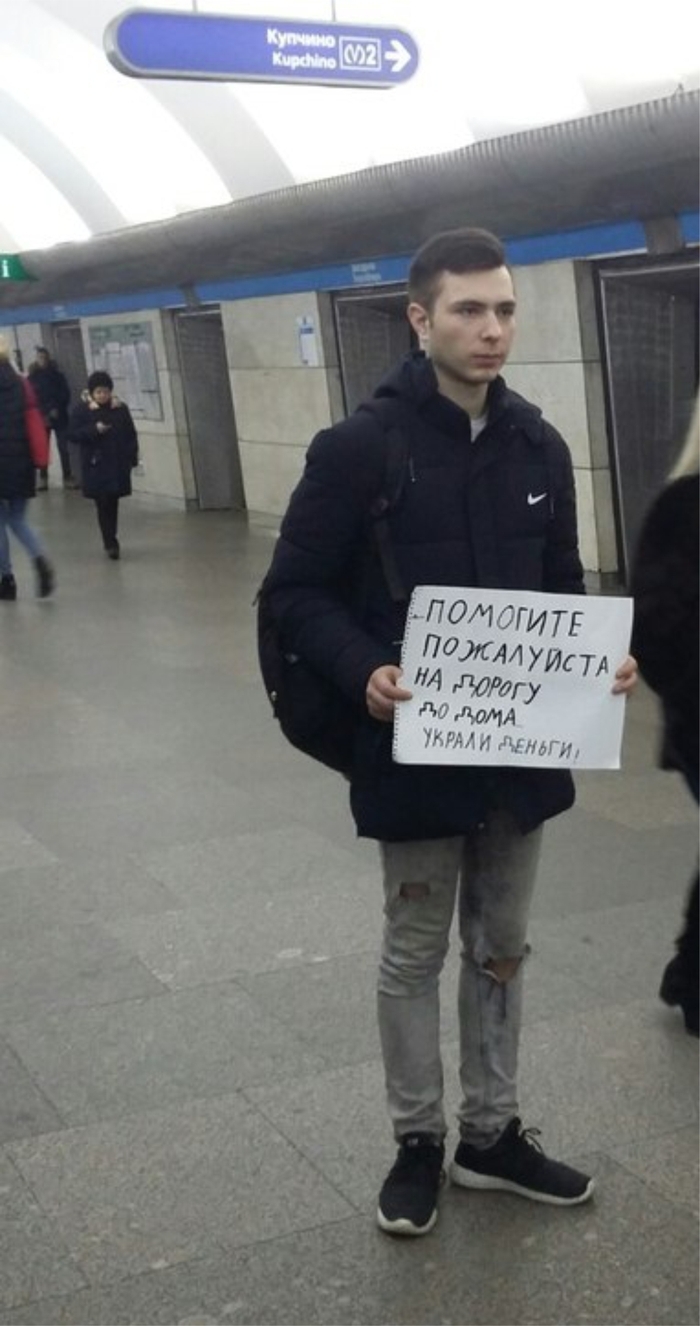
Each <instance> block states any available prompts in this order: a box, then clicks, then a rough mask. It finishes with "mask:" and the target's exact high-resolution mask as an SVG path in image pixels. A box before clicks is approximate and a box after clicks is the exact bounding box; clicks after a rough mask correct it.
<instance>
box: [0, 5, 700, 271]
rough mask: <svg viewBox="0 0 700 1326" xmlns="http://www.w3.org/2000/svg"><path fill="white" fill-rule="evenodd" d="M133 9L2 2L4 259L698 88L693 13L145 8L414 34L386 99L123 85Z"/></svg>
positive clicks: (360, 93)
mask: <svg viewBox="0 0 700 1326" xmlns="http://www.w3.org/2000/svg"><path fill="white" fill-rule="evenodd" d="M130 7H133V6H131V5H130V4H129V0H123V3H119V0H116V3H115V0H5V3H4V4H3V7H2V9H3V19H4V23H3V25H2V29H1V30H0V70H1V72H0V178H1V179H2V181H3V188H2V191H1V192H0V250H2V251H4V252H17V251H22V250H24V249H36V248H45V247H47V246H49V245H52V244H55V243H60V242H63V241H66V240H79V239H84V238H87V237H88V236H90V235H94V234H102V233H106V232H111V231H115V230H120V229H123V228H125V227H128V226H132V225H136V224H139V223H142V222H146V221H154V220H158V219H161V218H166V217H170V216H176V215H178V214H184V213H187V212H190V211H193V210H197V209H199V208H205V207H213V206H216V205H218V204H223V203H228V202H231V201H234V200H238V199H243V198H249V197H253V196H256V195H259V194H264V193H267V192H269V191H271V190H275V189H280V188H285V187H286V186H288V185H291V184H296V183H305V182H308V181H310V180H317V179H324V178H328V177H331V176H336V175H340V174H344V173H346V172H349V171H354V170H359V169H362V168H364V167H366V166H371V165H379V164H384V163H387V162H392V161H401V160H404V159H406V158H411V157H416V156H421V155H424V154H429V153H433V152H443V151H446V150H449V149H452V148H458V147H464V146H467V145H468V144H470V143H473V142H476V141H479V140H481V139H484V138H491V137H496V136H498V135H502V134H507V133H512V132H514V131H517V130H520V129H524V128H529V127H533V126H535V125H540V124H550V123H556V122H557V121H560V120H564V119H570V118H572V117H573V118H575V117H578V116H584V115H589V114H591V112H596V111H601V110H609V109H612V108H614V107H616V106H623V105H630V104H632V103H635V102H639V101H644V100H652V99H654V98H658V97H663V96H666V95H668V94H670V93H672V92H674V91H675V90H676V89H677V88H678V87H679V86H682V87H683V88H685V89H686V90H689V89H690V88H696V87H698V85H699V84H700V78H699V76H698V70H697V49H698V47H697V35H698V20H697V15H696V0H666V3H665V4H664V6H663V9H662V10H660V11H658V12H657V13H656V14H655V16H654V21H653V22H651V21H649V20H648V19H646V18H645V17H644V15H643V13H642V11H640V8H639V4H638V0H586V3H585V4H580V5H570V4H566V3H562V0H499V3H493V0H492V3H489V4H482V5H481V6H478V5H476V4H465V3H461V4H460V3H457V0H335V3H333V0H323V2H321V0H293V3H289V0H272V2H271V3H269V4H268V3H266V2H265V0H213V3H211V4H208V3H206V2H205V3H199V4H198V5H197V4H196V3H191V2H190V0H150V3H148V4H144V5H143V7H148V8H151V9H171V10H176V9H177V10H183V11H189V12H191V11H192V10H193V9H195V8H199V10H200V11H205V10H206V11H207V12H218V13H229V14H238V15H241V16H242V15H255V16H263V17H275V18H278V19H283V18H296V19H307V20H312V21H317V22H323V23H329V22H331V21H332V18H333V17H335V18H336V19H337V20H338V21H339V22H346V23H372V24H375V25H379V26H387V27H394V28H397V27H398V28H404V29H406V30H407V31H408V32H410V33H411V35H412V36H413V37H414V38H415V40H416V42H417V43H418V46H419V50H420V67H419V70H418V73H417V74H416V75H415V77H414V78H413V79H411V80H410V81H409V82H407V83H405V84H403V85H401V86H399V87H395V88H393V89H392V90H390V91H377V90H370V89H368V90H364V89H360V90H357V89H348V88H320V87H296V86H272V85H268V84H265V85H262V84H250V83H204V82H202V83H197V82H177V81H172V82H171V81H166V80H142V79H131V78H126V77H124V76H123V75H122V74H120V73H118V72H117V71H116V70H115V69H114V68H113V67H112V66H111V65H110V64H109V62H108V61H107V58H106V56H105V53H104V48H103V40H102V39H103V34H104V30H105V28H106V26H107V24H108V23H109V22H110V20H112V19H113V18H114V17H115V16H117V15H118V14H120V13H122V12H123V11H124V10H126V9H128V8H130Z"/></svg>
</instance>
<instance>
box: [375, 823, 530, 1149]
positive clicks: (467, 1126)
mask: <svg viewBox="0 0 700 1326" xmlns="http://www.w3.org/2000/svg"><path fill="white" fill-rule="evenodd" d="M541 841H542V830H541V828H540V829H535V830H534V832H533V833H528V834H522V833H521V832H520V830H519V829H518V827H517V825H516V824H515V822H514V821H513V820H512V819H511V817H510V816H509V815H507V814H506V813H505V812H503V811H495V812H494V813H493V814H492V815H491V816H490V817H489V819H488V821H487V822H486V823H485V824H484V825H482V826H481V827H480V828H479V829H475V830H473V832H472V833H470V834H467V835H465V836H464V837H463V838H440V839H435V840H433V841H428V842H402V843H382V844H381V853H382V859H383V865H384V893H385V908H384V915H385V925H384V943H383V948H382V956H381V963H380V968H379V986H378V1012H379V1032H380V1038H381V1043H382V1054H383V1058H384V1071H385V1078H386V1087H387V1098H388V1106H389V1115H390V1117H391V1121H392V1124H393V1128H394V1135H395V1137H396V1138H397V1139H398V1138H400V1137H401V1136H403V1134H405V1133H410V1132H426V1133H433V1134H435V1135H436V1136H439V1137H443V1136H444V1134H445V1132H446V1131H447V1129H446V1124H445V1117H444V1113H443V1102H442V1097H443V1073H442V1062H441V1056H440V1003H439V992H438V983H439V977H440V971H441V969H442V965H443V962H444V959H445V955H446V953H447V947H448V943H449V933H450V927H451V924H452V917H453V914H454V912H455V907H456V909H457V912H458V917H459V932H460V940H461V949H462V955H461V956H462V962H461V969H460V983H459V1022H460V1060H461V1062H460V1079H461V1086H462V1104H461V1106H460V1109H459V1130H460V1134H461V1136H462V1138H463V1139H464V1140H465V1141H467V1142H470V1143H472V1144H473V1145H475V1146H482V1147H484V1146H490V1145H492V1144H493V1142H495V1141H496V1140H497V1138H498V1137H499V1136H500V1134H501V1133H502V1132H503V1129H504V1128H505V1127H506V1126H507V1125H508V1124H509V1123H510V1121H511V1119H513V1118H515V1116H516V1115H517V1113H518V1099H517V1084H516V1075H517V1062H518V1042H519V1039H520V1021H521V1005H522V982H523V966H522V959H523V958H524V957H525V955H526V953H527V951H528V950H527V942H526V936H527V922H528V915H529V911H530V901H531V898H532V890H533V886H534V882H535V874H536V870H537V864H538V860H539V854H540V845H541ZM505 958H510V959H515V960H517V961H518V967H517V971H516V973H515V975H514V976H513V977H512V979H511V980H509V981H508V982H507V983H506V984H503V985H502V984H500V983H499V982H498V981H497V980H496V979H495V978H494V976H493V974H492V972H491V971H490V970H489V967H488V964H489V960H498V959H505Z"/></svg>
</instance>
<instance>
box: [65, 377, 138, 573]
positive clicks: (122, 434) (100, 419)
mask: <svg viewBox="0 0 700 1326" xmlns="http://www.w3.org/2000/svg"><path fill="white" fill-rule="evenodd" d="M87 389H88V399H87V401H85V400H82V399H81V401H80V404H79V405H77V406H76V408H75V410H74V411H73V414H72V416H71V420H70V425H69V430H68V431H69V437H70V439H71V441H73V442H74V443H78V444H79V446H80V451H81V459H82V466H81V468H82V489H83V496H84V497H89V498H92V500H93V501H94V503H95V508H96V511H97V521H98V524H99V527H100V533H101V535H102V542H103V544H104V548H105V552H106V553H107V556H108V557H110V558H111V559H112V561H117V560H118V559H119V556H120V545H119V539H118V538H117V531H118V524H119V499H120V497H128V496H129V495H130V493H131V471H132V470H133V469H134V468H135V466H136V465H138V462H139V447H138V436H137V433H136V429H135V427H134V421H133V419H132V417H131V412H130V410H129V407H128V405H125V404H124V402H123V401H120V400H119V399H118V397H116V396H115V395H114V383H113V381H112V379H111V377H110V376H109V373H104V372H102V371H100V370H98V371H97V372H95V373H91V374H90V376H89V378H88V385H87Z"/></svg>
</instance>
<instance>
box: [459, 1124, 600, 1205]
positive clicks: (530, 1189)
mask: <svg viewBox="0 0 700 1326" xmlns="http://www.w3.org/2000/svg"><path fill="white" fill-rule="evenodd" d="M539 1131H540V1130H539V1128H523V1126H522V1124H521V1122H520V1120H519V1119H512V1120H511V1122H510V1123H509V1124H508V1127H507V1128H506V1129H504V1131H503V1132H502V1133H501V1136H500V1137H499V1139H498V1141H497V1142H496V1143H495V1145H494V1146H490V1147H488V1148H487V1149H486V1150H485V1151H480V1150H479V1149H478V1148H477V1147H475V1146H470V1145H469V1143H468V1142H460V1144H459V1146H458V1147H457V1150H456V1152H455V1158H454V1160H453V1162H452V1166H451V1169H450V1178H451V1179H452V1182H453V1183H456V1184H458V1186H459V1187H460V1188H496V1189H498V1190H499V1191H502V1192H515V1193H519V1194H520V1196H521V1197H530V1198H532V1200H533V1201H534V1202H549V1203H550V1204H551V1205H552V1206H576V1205H577V1203H578V1202H586V1201H588V1198H589V1197H590V1196H591V1193H592V1192H593V1180H592V1179H589V1177H588V1175H587V1174H581V1173H580V1172H579V1171H578V1170H576V1169H572V1168H571V1166H570V1165H563V1164H562V1163H561V1161H559V1160H550V1159H549V1157H548V1156H546V1155H545V1154H544V1151H543V1150H542V1147H541V1146H540V1144H539V1142H537V1141H536V1140H535V1139H536V1137H537V1136H538V1135H539Z"/></svg>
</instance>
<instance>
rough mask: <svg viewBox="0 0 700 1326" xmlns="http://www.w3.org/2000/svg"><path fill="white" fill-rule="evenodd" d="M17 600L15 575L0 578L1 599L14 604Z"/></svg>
mask: <svg viewBox="0 0 700 1326" xmlns="http://www.w3.org/2000/svg"><path fill="white" fill-rule="evenodd" d="M16 598H17V581H16V580H15V578H14V576H13V575H10V574H8V575H6V576H0V599H7V601H8V602H12V603H14V601H15V599H16Z"/></svg>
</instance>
